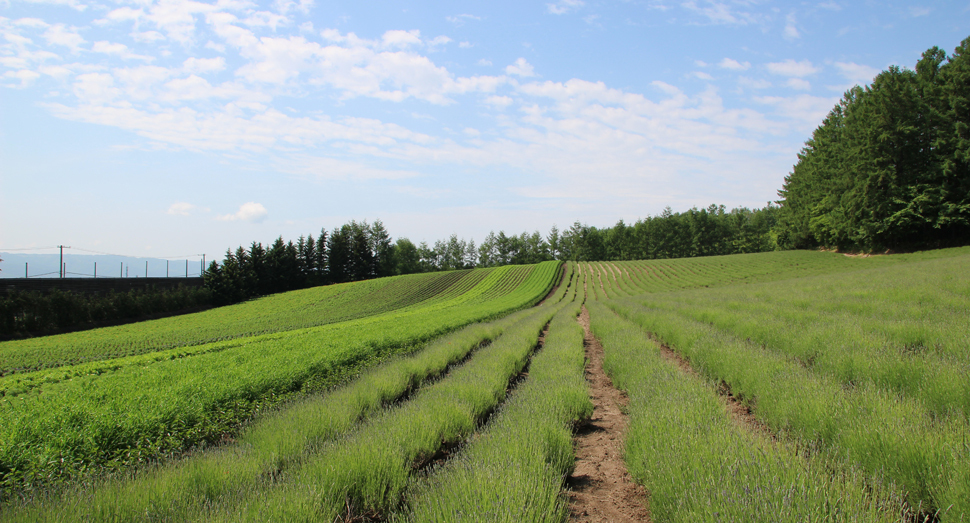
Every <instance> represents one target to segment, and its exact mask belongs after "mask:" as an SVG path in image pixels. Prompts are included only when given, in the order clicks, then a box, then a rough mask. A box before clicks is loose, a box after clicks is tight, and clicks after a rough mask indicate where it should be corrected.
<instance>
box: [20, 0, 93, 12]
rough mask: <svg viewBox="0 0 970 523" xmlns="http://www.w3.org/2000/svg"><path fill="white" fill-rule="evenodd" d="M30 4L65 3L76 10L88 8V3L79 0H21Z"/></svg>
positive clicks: (64, 4)
mask: <svg viewBox="0 0 970 523" xmlns="http://www.w3.org/2000/svg"><path fill="white" fill-rule="evenodd" d="M21 1H24V2H26V3H28V4H48V5H63V6H67V7H70V8H72V9H74V10H76V11H84V10H85V9H87V8H88V6H87V5H86V4H82V3H80V2H78V1H77V0H21Z"/></svg>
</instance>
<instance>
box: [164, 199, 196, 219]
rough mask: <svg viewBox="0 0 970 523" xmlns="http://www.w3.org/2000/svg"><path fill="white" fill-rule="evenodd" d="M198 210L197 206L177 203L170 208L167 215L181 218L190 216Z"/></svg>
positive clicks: (166, 212)
mask: <svg viewBox="0 0 970 523" xmlns="http://www.w3.org/2000/svg"><path fill="white" fill-rule="evenodd" d="M195 209H196V206H195V205H192V204H191V203H187V202H175V203H173V204H172V205H171V206H169V208H168V210H167V211H165V214H176V215H179V216H189V215H190V214H192V211H193V210H195Z"/></svg>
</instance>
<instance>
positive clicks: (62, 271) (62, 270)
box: [57, 245, 64, 278]
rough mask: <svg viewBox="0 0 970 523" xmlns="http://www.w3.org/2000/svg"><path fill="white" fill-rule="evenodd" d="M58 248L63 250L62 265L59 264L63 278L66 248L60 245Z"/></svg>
mask: <svg viewBox="0 0 970 523" xmlns="http://www.w3.org/2000/svg"><path fill="white" fill-rule="evenodd" d="M57 247H58V248H59V249H60V250H61V263H60V264H58V267H60V270H61V278H63V277H64V246H63V245H58V246H57Z"/></svg>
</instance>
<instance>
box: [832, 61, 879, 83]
mask: <svg viewBox="0 0 970 523" xmlns="http://www.w3.org/2000/svg"><path fill="white" fill-rule="evenodd" d="M835 68H836V69H838V70H839V73H840V74H841V75H842V76H843V77H844V78H845V79H846V80H848V81H849V83H850V84H851V85H849V86H847V87H851V86H852V85H866V84H868V83H870V82H872V79H873V78H875V77H876V75H878V74H879V70H878V69H876V68H875V67H869V66H868V65H859V64H856V63H853V62H835Z"/></svg>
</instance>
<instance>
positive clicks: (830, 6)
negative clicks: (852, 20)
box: [818, 1, 842, 11]
mask: <svg viewBox="0 0 970 523" xmlns="http://www.w3.org/2000/svg"><path fill="white" fill-rule="evenodd" d="M818 6H819V7H820V8H822V9H827V10H829V11H841V10H842V6H841V5H839V4H837V3H835V2H831V1H830V2H822V3H821V4H818Z"/></svg>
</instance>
